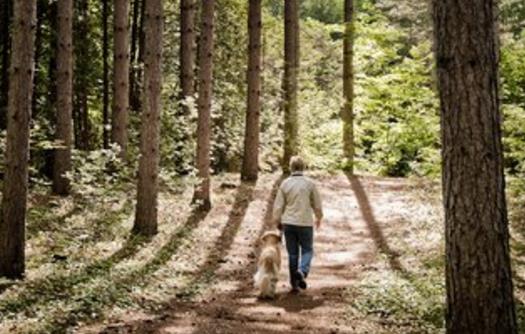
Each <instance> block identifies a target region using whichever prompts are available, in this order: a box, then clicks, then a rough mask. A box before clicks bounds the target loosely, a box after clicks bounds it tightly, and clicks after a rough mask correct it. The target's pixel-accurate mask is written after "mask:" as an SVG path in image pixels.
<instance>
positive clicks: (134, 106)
mask: <svg viewBox="0 0 525 334" xmlns="http://www.w3.org/2000/svg"><path fill="white" fill-rule="evenodd" d="M142 3H143V1H142V0H135V1H133V16H132V23H131V51H130V68H131V69H130V72H129V107H130V109H131V110H133V111H137V110H138V108H139V106H140V103H139V102H137V101H140V97H139V96H140V93H139V92H138V83H137V67H138V47H139V34H140V31H139V29H140V20H141V16H140V14H141V11H142V9H141V7H142V6H143V4H142Z"/></svg>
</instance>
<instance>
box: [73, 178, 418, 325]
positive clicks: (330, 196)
mask: <svg viewBox="0 0 525 334" xmlns="http://www.w3.org/2000/svg"><path fill="white" fill-rule="evenodd" d="M314 178H315V179H316V181H317V183H318V185H319V188H320V191H321V194H322V197H323V204H324V211H325V220H324V225H323V226H322V228H321V230H319V231H318V232H316V236H315V252H316V255H315V258H314V262H313V268H312V271H311V275H310V277H309V279H308V284H309V287H308V289H307V290H306V291H304V292H302V293H301V294H299V295H290V294H288V291H289V284H288V273H287V259H286V258H284V259H283V260H284V261H283V266H282V268H281V275H280V281H279V284H278V298H277V299H276V300H274V301H259V300H257V298H256V294H255V291H254V289H253V287H252V275H253V273H254V272H255V266H256V265H255V263H256V256H257V255H256V254H257V253H256V252H257V240H258V238H259V236H260V235H261V233H262V232H263V231H264V230H265V228H266V226H267V224H268V222H269V219H270V211H271V210H270V209H271V207H272V202H273V197H274V194H275V190H276V189H277V185H278V184H279V180H278V179H277V177H276V176H268V175H265V176H264V177H263V178H262V179H261V180H260V181H259V182H258V184H257V186H255V187H252V186H248V185H240V186H238V187H237V188H236V189H229V190H225V191H236V192H237V193H236V196H235V202H234V203H233V204H232V208H231V210H230V211H229V212H228V210H227V209H226V208H225V207H222V206H223V204H219V205H216V206H215V207H214V209H213V210H212V211H211V212H210V213H209V214H208V216H207V217H206V218H204V219H203V221H202V222H200V225H199V229H200V228H205V226H206V225H208V224H214V222H215V223H217V221H218V220H221V219H224V216H227V217H228V219H227V221H226V223H225V224H224V226H223V229H222V231H221V232H220V233H221V234H220V235H219V236H218V237H216V238H215V241H214V246H213V247H212V249H211V251H209V252H208V254H207V255H205V256H204V258H206V260H205V261H201V260H199V259H200V258H202V256H201V255H199V254H200V253H201V252H203V251H204V248H205V247H199V245H196V246H194V247H193V248H192V250H191V252H192V254H193V255H195V257H196V260H195V261H196V262H199V261H200V262H202V264H201V265H200V266H199V267H200V269H196V270H194V271H193V273H192V276H193V280H196V281H200V282H201V283H202V284H205V285H206V287H204V288H203V289H202V291H199V293H197V294H195V295H192V294H188V296H187V297H185V296H184V294H183V293H181V294H180V295H177V296H174V298H173V299H172V301H170V302H169V303H168V304H167V305H166V307H165V308H164V309H162V310H160V311H159V312H158V314H155V315H145V314H136V313H129V314H126V315H125V316H124V317H121V318H119V319H112V320H111V319H110V322H109V323H106V324H104V326H101V325H97V326H94V327H90V328H88V329H85V330H81V331H80V332H85V333H196V334H197V333H199V334H200V333H232V334H233V333H363V332H366V328H367V326H368V325H367V324H366V321H360V320H359V319H352V317H351V316H350V315H349V303H350V301H351V299H352V296H351V295H349V294H348V292H347V291H348V288H349V287H350V286H352V285H355V284H357V283H359V280H360V278H361V276H362V275H363V274H364V273H366V271H367V270H376V269H374V268H375V266H374V261H375V259H376V258H378V255H379V253H382V254H383V255H385V257H386V258H387V262H388V263H389V266H390V267H391V268H392V270H403V269H402V265H401V264H400V262H399V260H398V258H397V255H396V253H395V252H394V251H392V250H391V248H390V246H389V245H388V241H387V240H386V239H385V234H384V233H385V232H384V230H389V229H392V228H394V227H395V223H396V220H398V218H399V214H398V213H397V211H398V210H399V209H400V208H401V207H402V206H406V205H407V203H405V199H404V196H403V193H404V191H405V190H406V188H407V185H408V181H406V180H402V179H385V178H372V177H358V178H352V179H349V178H347V177H346V176H345V175H344V174H337V175H333V176H328V175H318V176H314ZM223 186H224V185H223ZM226 186H227V185H226ZM224 188H227V187H224ZM210 226H211V225H210ZM283 255H284V257H285V256H286V251H285V250H284V246H283ZM210 276H212V277H210ZM362 320H363V319H362Z"/></svg>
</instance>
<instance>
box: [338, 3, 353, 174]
mask: <svg viewBox="0 0 525 334" xmlns="http://www.w3.org/2000/svg"><path fill="white" fill-rule="evenodd" d="M353 62H354V1H353V0H345V37H344V42H343V91H344V93H343V95H344V102H343V103H344V105H343V110H342V114H341V118H342V120H343V154H344V157H345V160H346V161H345V163H344V169H345V171H346V172H349V173H350V174H353V173H354V154H355V146H354V64H353Z"/></svg>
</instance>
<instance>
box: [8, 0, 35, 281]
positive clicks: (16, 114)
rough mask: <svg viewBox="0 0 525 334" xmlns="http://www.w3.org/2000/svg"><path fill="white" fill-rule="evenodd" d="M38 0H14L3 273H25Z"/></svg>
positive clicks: (20, 275)
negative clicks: (30, 128)
mask: <svg viewBox="0 0 525 334" xmlns="http://www.w3.org/2000/svg"><path fill="white" fill-rule="evenodd" d="M35 25H36V0H24V1H15V6H14V20H13V49H12V55H11V69H10V83H11V84H10V86H9V94H8V96H9V98H8V99H9V102H8V105H9V106H8V110H9V115H8V119H9V121H8V124H7V143H6V169H5V178H4V193H3V197H2V208H1V209H2V213H1V216H0V276H4V277H8V278H21V277H23V275H24V268H25V265H24V258H25V255H24V246H25V221H26V205H27V204H26V202H27V171H28V160H29V122H30V119H31V96H32V94H33V73H34V69H33V67H34V63H33V61H34V58H33V57H34V41H35Z"/></svg>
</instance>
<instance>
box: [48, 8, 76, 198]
mask: <svg viewBox="0 0 525 334" xmlns="http://www.w3.org/2000/svg"><path fill="white" fill-rule="evenodd" d="M57 17H58V41H57V44H58V45H57V46H58V50H57V56H56V57H57V103H56V111H57V124H56V134H55V136H56V140H57V142H58V143H59V145H60V147H59V148H57V149H56V151H55V161H54V166H53V192H54V193H55V194H59V195H67V194H68V193H69V180H68V179H67V178H66V173H67V172H68V171H70V170H71V146H72V127H73V124H72V118H71V117H72V95H73V45H72V44H73V0H58V15H57Z"/></svg>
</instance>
